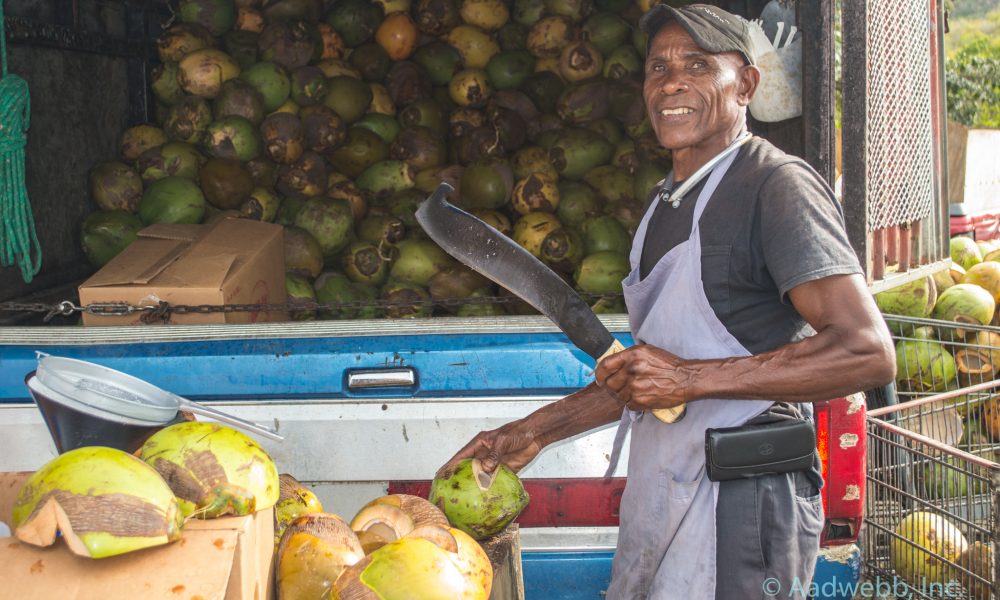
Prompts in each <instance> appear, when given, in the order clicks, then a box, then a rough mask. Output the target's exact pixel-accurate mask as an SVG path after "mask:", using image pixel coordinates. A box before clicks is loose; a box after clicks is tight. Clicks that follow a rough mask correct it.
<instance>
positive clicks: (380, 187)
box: [355, 160, 417, 198]
mask: <svg viewBox="0 0 1000 600" xmlns="http://www.w3.org/2000/svg"><path fill="white" fill-rule="evenodd" d="M416 176H417V173H416V171H415V170H414V168H413V167H412V166H410V165H409V164H407V163H405V162H403V161H401V160H382V161H379V162H377V163H374V164H372V165H371V166H369V167H368V168H367V169H365V170H364V172H363V173H361V175H359V176H358V179H357V181H355V183H356V184H357V185H358V187H359V188H361V190H362V191H365V192H368V193H369V194H371V195H372V196H373V197H375V198H385V197H388V196H391V195H393V194H395V193H396V192H400V191H403V190H408V189H411V188H412V187H413V186H414V184H415V180H416Z"/></svg>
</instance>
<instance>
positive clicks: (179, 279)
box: [154, 244, 238, 289]
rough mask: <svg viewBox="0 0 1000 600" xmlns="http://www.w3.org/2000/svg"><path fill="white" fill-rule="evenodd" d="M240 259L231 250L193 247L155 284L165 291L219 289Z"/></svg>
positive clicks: (170, 266)
mask: <svg viewBox="0 0 1000 600" xmlns="http://www.w3.org/2000/svg"><path fill="white" fill-rule="evenodd" d="M237 256H238V255H237V254H235V253H234V252H233V250H232V249H229V248H205V247H204V246H201V245H200V244H194V245H192V246H189V247H188V251H187V252H185V253H184V256H182V257H181V258H180V259H179V260H175V261H173V262H172V263H171V264H170V265H168V266H167V268H165V269H163V271H162V272H161V273H160V274H159V275H158V276H157V277H156V281H155V282H154V283H155V284H156V286H158V287H162V288H168V287H183V288H189V289H193V288H208V289H219V288H221V287H222V282H224V281H225V280H226V276H227V275H229V271H230V269H231V268H232V266H233V263H234V262H236V259H237Z"/></svg>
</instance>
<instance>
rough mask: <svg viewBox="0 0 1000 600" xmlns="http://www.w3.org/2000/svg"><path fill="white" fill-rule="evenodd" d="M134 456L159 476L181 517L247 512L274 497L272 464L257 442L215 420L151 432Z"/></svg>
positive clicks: (275, 484)
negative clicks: (179, 509)
mask: <svg viewBox="0 0 1000 600" xmlns="http://www.w3.org/2000/svg"><path fill="white" fill-rule="evenodd" d="M139 457H140V458H141V459H142V460H144V461H145V462H146V463H147V464H149V465H150V466H152V467H153V468H154V469H156V471H157V472H158V473H159V474H160V475H161V476H162V477H163V479H164V480H165V481H166V482H167V484H168V485H169V486H170V489H172V490H173V491H174V494H175V495H176V496H177V500H178V503H179V504H180V507H181V511H182V513H183V514H184V516H185V517H188V516H191V515H194V516H197V517H199V518H205V519H210V518H214V517H221V516H225V515H236V516H240V515H249V514H252V513H253V512H255V511H258V510H265V509H267V508H270V507H272V506H274V504H275V503H276V502H277V501H278V494H279V490H278V470H277V468H276V467H275V466H274V461H272V460H271V457H270V456H268V454H267V452H265V451H264V449H263V448H261V447H260V445H259V444H258V443H257V442H255V441H254V440H252V439H250V438H249V437H247V436H246V435H244V434H242V433H240V432H239V431H236V430H235V429H230V428H228V427H224V426H222V425H219V424H216V423H208V422H204V421H185V422H183V423H177V424H175V425H171V426H170V427H167V428H165V429H161V430H160V431H157V432H156V433H154V434H153V435H152V436H150V438H149V439H148V440H146V443H145V444H143V445H142V448H141V449H140V450H139Z"/></svg>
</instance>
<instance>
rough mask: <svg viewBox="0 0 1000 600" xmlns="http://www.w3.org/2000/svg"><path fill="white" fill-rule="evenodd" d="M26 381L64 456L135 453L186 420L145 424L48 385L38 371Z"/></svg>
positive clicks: (31, 374) (178, 419)
mask: <svg viewBox="0 0 1000 600" xmlns="http://www.w3.org/2000/svg"><path fill="white" fill-rule="evenodd" d="M24 382H25V385H27V386H28V391H30V392H31V397H32V398H33V399H34V400H35V404H36V405H37V406H38V410H39V412H41V413H42V419H44V420H45V425H46V427H48V429H49V434H50V435H51V436H52V441H53V442H55V445H56V450H57V451H58V452H59V453H60V454H62V453H63V452H67V451H69V450H73V449H75V448H81V447H84V446H107V447H110V448H117V449H119V450H124V451H125V452H129V453H132V452H135V451H136V450H138V449H139V448H140V447H142V444H143V443H144V442H145V441H146V439H147V438H149V436H151V435H153V433H155V432H156V431H158V430H160V429H163V428H164V427H166V426H167V425H170V424H172V423H176V422H180V421H182V420H183V419H180V418H174V419H171V420H169V421H165V422H155V421H144V420H140V419H132V418H128V417H123V416H121V415H117V414H115V413H112V412H108V411H105V410H101V409H99V408H94V407H92V406H87V405H86V404H83V403H82V402H78V401H77V400H74V399H73V398H71V397H69V396H67V395H65V394H62V393H60V392H58V391H56V390H53V389H52V388H50V387H48V386H46V385H45V384H43V383H42V382H40V381H39V380H38V378H37V377H35V373H34V371H32V372H31V373H28V375H27V376H26V377H25V380H24Z"/></svg>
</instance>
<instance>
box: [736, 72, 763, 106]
mask: <svg viewBox="0 0 1000 600" xmlns="http://www.w3.org/2000/svg"><path fill="white" fill-rule="evenodd" d="M758 85H760V69H759V68H757V67H756V66H754V65H743V66H742V67H740V71H739V88H738V89H737V92H736V93H737V101H738V102H739V104H740V106H748V105H749V104H750V100H751V99H752V98H753V95H754V94H755V93H756V92H757V86H758Z"/></svg>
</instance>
